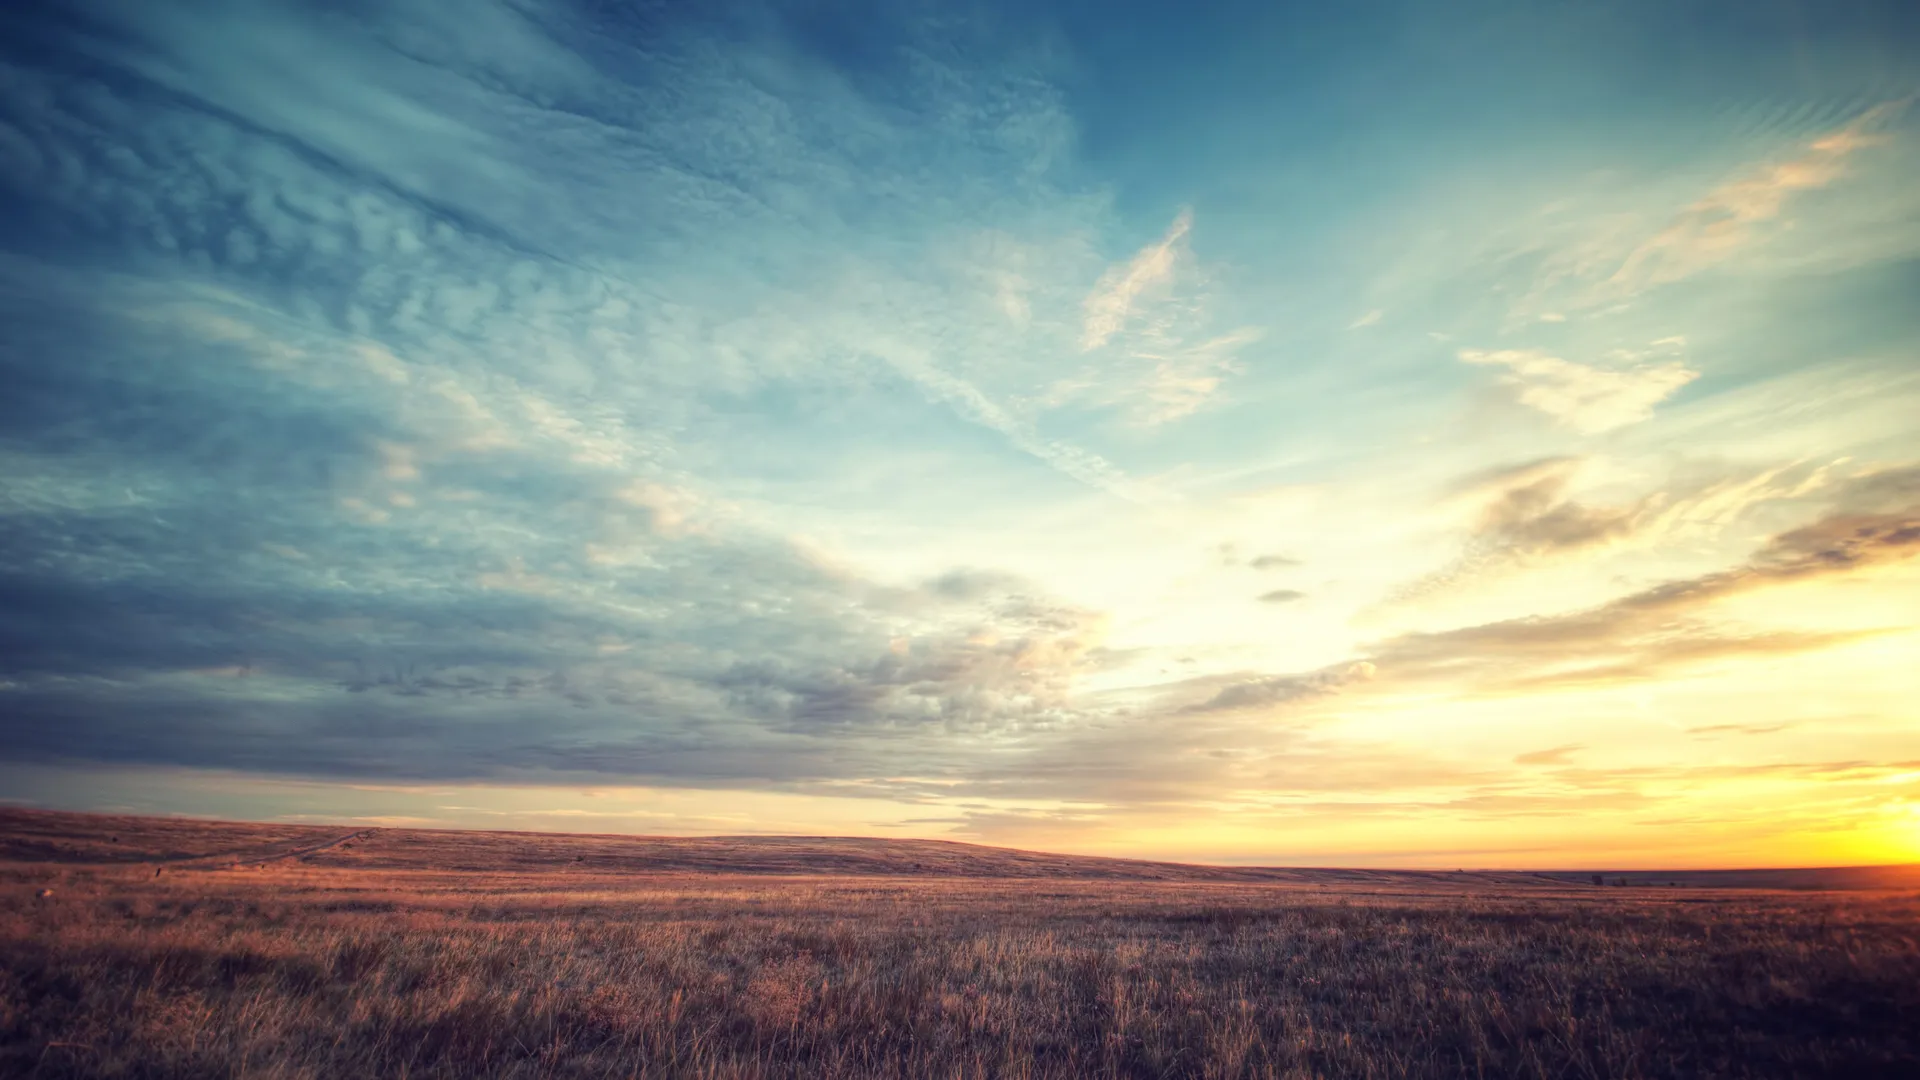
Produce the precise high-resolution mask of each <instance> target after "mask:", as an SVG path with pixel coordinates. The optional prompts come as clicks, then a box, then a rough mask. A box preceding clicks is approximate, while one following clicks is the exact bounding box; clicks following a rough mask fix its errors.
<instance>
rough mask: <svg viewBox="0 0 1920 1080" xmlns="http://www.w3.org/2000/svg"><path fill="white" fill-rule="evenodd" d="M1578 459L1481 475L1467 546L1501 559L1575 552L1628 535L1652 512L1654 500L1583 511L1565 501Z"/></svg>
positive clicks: (1581, 506) (1582, 507)
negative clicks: (1479, 500) (1470, 543)
mask: <svg viewBox="0 0 1920 1080" xmlns="http://www.w3.org/2000/svg"><path fill="white" fill-rule="evenodd" d="M1581 464H1582V463H1581V461H1580V460H1579V459H1578V458H1570V457H1553V458H1544V459H1541V460H1539V461H1533V462H1528V463H1526V464H1523V465H1518V466H1512V467H1509V468H1506V469H1502V470H1499V471H1497V472H1495V473H1492V474H1486V475H1484V477H1483V479H1482V480H1481V481H1480V482H1479V483H1477V484H1475V485H1474V490H1473V494H1476V495H1479V496H1480V497H1481V498H1482V499H1484V501H1483V502H1482V503H1481V506H1480V508H1479V511H1478V514H1477V519H1476V520H1475V521H1474V524H1473V533H1472V535H1473V540H1474V542H1475V543H1476V544H1478V545H1480V546H1481V547H1482V548H1484V549H1491V550H1492V551H1495V552H1498V553H1500V554H1502V555H1517V556H1531V555H1543V554H1552V553H1558V552H1565V551H1577V550H1579V549H1582V548H1587V547H1593V546H1595V545H1599V544H1605V543H1607V542H1609V541H1613V540H1617V539H1620V538H1622V537H1625V536H1628V535H1631V534H1632V533H1633V532H1634V530H1635V529H1636V528H1638V527H1639V525H1640V523H1641V522H1642V521H1644V520H1645V518H1646V517H1647V515H1648V513H1649V511H1650V510H1652V509H1654V508H1656V507H1657V506H1658V505H1659V503H1660V501H1661V500H1660V499H1659V498H1658V497H1657V496H1654V497H1649V498H1647V499H1644V500H1641V501H1640V502H1639V503H1636V504H1634V505H1631V506H1588V505H1585V504H1583V503H1579V502H1575V501H1573V500H1572V499H1570V498H1568V497H1567V494H1566V492H1567V488H1568V485H1569V484H1570V483H1571V482H1572V481H1573V479H1574V477H1575V476H1576V475H1578V473H1579V470H1580V467H1581Z"/></svg>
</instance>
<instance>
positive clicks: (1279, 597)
mask: <svg viewBox="0 0 1920 1080" xmlns="http://www.w3.org/2000/svg"><path fill="white" fill-rule="evenodd" d="M1306 598H1307V594H1306V593H1303V592H1301V591H1300V590H1299V589H1275V590H1273V591H1272V592H1264V593H1261V594H1260V597H1259V599H1260V602H1261V603H1263V604H1289V603H1292V602H1293V601H1295V600H1305V599H1306Z"/></svg>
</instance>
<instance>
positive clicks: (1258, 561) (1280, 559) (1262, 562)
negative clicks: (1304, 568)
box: [1247, 555, 1301, 570]
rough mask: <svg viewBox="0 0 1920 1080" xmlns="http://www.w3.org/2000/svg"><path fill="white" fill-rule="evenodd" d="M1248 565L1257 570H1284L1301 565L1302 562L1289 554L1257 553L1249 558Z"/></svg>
mask: <svg viewBox="0 0 1920 1080" xmlns="http://www.w3.org/2000/svg"><path fill="white" fill-rule="evenodd" d="M1247 565H1248V566H1251V567H1252V568H1254V569H1255V570H1282V569H1286V568H1288V567H1293V566H1299V565H1301V562H1300V560H1299V559H1295V558H1292V557H1290V556H1287V555H1256V556H1254V557H1253V558H1252V559H1249V560H1247Z"/></svg>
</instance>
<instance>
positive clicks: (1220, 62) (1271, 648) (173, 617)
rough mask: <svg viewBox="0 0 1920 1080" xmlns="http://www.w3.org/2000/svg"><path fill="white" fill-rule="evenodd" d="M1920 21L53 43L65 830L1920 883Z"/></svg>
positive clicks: (57, 609)
mask: <svg viewBox="0 0 1920 1080" xmlns="http://www.w3.org/2000/svg"><path fill="white" fill-rule="evenodd" d="M1916 178H1920V7H1915V6H1913V5H1911V4H1906V3H1897V2H1891V0H1889V2H1884V3H1852V2H1844V0H1843V2H1839V3H1824V2H1823V3H1819V4H1814V3H1806V2H1798V0H1786V2H1783V3H1779V4H1765V5H1756V4H1737V3H1718V2H1716V3H1705V2H1684V0H1683V2H1679V3H1674V2H1666V0H1662V2H1638V0H1622V2H1617V3H1608V4H1577V5H1576V4H1568V5H1551V4H1538V3H1532V2H1527V3H1519V2H1512V3H1503V2H1485V3H1482V2H1472V0H1470V2H1466V3H1461V4H1448V5H1434V4H1425V3H1411V2H1409V3H1399V4H1395V3H1370V2H1365V3H1356V4H1342V5H1313V6H1307V5H1299V4H1275V3H1264V2H1246V3H1228V4H1214V3H1196V4H1186V5H1147V4H1140V5H1129V4H1111V3H1078V2H1075V3H1066V4H1052V5H1048V4H1034V3H1028V2H1021V3H1006V4H996V3H978V4H974V3H953V4H946V3H937V4H936V3H917V2H905V3H875V4H870V5H862V4H855V3H845V4H842V3H833V2H819V3H776V4H764V5H763V4H752V3H735V2H732V0H719V2H714V3H700V4H644V3H636V4H630V5H629V4H603V3H588V2H579V3H566V2H561V0H462V2H459V3H451V2H439V3H433V2H428V0H381V2H379V3H374V2H370V0H368V2H362V0H341V2H334V3H326V4H318V3H311V4H309V3H292V2H274V0H258V2H240V0H168V2H165V3H158V2H153V0H137V2H135V0H124V2H123V0H69V2H64V3H58V4H45V5H36V4H9V5H6V7H5V10H4V12H3V13H0V516H3V523H0V799H4V800H5V801H6V803H8V804H11V805H24V806H44V807H57V808H68V809H88V810H112V811H133V812H142V813H172V814H192V815H208V816H220V817H239V818H249V819H271V820H289V821H328V822H353V823H356V824H359V823H370V824H387V825H397V826H398V825H418V826H435V827H442V826H444V827H463V828H465V827H480V828H509V829H550V830H569V831H576V830H577V831H591V832H610V833H622V832H624V833H646V834H669V835H675V834H714V833H725V834H745V833H808V834H834V835H868V836H914V837H932V838H946V839H955V840H964V841H970V842H979V843H990V844H1001V845H1009V846H1017V847H1027V848H1038V849H1045V850H1057V851H1073V852H1085V853H1094V854H1113V855H1129V856H1146V857H1155V858H1169V859H1182V860H1190V861H1207V862H1227V863H1266V864H1294V865H1348V866H1425V867H1447V868H1453V867H1573V868H1577V867H1590V866H1591V867H1598V866H1606V867H1618V868H1634V867H1649V868H1650V867H1680V866H1693V867H1708V866H1778V865H1836V864H1858V863H1877V862H1891V861H1920V704H1916V702H1920V662H1916V659H1917V658H1920V182H1916Z"/></svg>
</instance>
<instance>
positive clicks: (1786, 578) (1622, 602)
mask: <svg viewBox="0 0 1920 1080" xmlns="http://www.w3.org/2000/svg"><path fill="white" fill-rule="evenodd" d="M1885 475H1888V474H1881V475H1880V477H1875V478H1869V479H1868V480H1866V481H1863V482H1862V483H1861V484H1860V485H1858V486H1849V487H1847V488H1846V489H1844V490H1843V491H1842V492H1841V493H1840V495H1839V499H1840V501H1841V502H1842V503H1843V505H1848V506H1851V505H1852V504H1854V503H1856V502H1859V501H1863V500H1864V499H1865V497H1866V496H1867V495H1869V494H1871V493H1873V492H1878V491H1881V490H1883V489H1884V488H1885V487H1886V481H1885V480H1884V476H1885ZM1916 556H1920V506H1910V507H1907V508H1905V509H1900V510H1891V511H1883V512H1861V511H1856V510H1852V509H1841V510H1839V511H1837V512H1835V513H1831V514H1829V515H1827V516H1826V517H1823V518H1821V519H1819V520H1817V521H1815V522H1813V523H1811V524H1809V525H1806V526H1803V527H1801V528H1797V529H1793V530H1790V531H1788V532H1784V533H1781V534H1780V535H1778V536H1776V537H1775V538H1774V539H1773V540H1771V541H1769V542H1768V543H1766V544H1765V545H1763V546H1762V547H1761V548H1760V549H1759V550H1758V551H1756V552H1755V553H1754V554H1753V556H1752V557H1751V558H1750V559H1749V560H1748V561H1747V562H1745V563H1743V564H1741V565H1739V566H1736V567H1733V568H1731V569H1728V570H1723V571H1719V572H1716V573H1711V574H1703V575H1700V576H1698V577H1692V578H1683V579H1680V580H1676V581H1668V582H1664V583H1661V584H1659V585H1655V586H1652V587H1650V588H1646V589H1642V590H1640V591H1638V592H1635V593H1630V594H1628V595H1626V596H1623V597H1621V598H1619V599H1617V600H1614V601H1612V602H1610V603H1606V604H1602V605H1600V606H1598V607H1594V608H1588V609H1585V610H1582V611H1575V612H1570V613H1567V614H1562V615H1547V616H1531V617H1526V618H1519V619H1507V620H1502V621H1499V622H1492V623H1483V624H1480V625H1476V626H1468V627H1462V628H1459V629H1454V630H1442V631H1434V632H1425V633H1411V634H1403V635H1401V636H1398V637H1394V638H1389V639H1387V640H1385V641H1382V642H1378V643H1376V644H1375V645H1373V646H1372V647H1371V648H1369V649H1367V650H1366V652H1365V653H1364V658H1363V660H1362V661H1360V662H1358V663H1356V664H1354V665H1346V666H1336V667H1332V668H1326V669H1321V670H1318V671H1312V672H1306V673H1302V674H1289V675H1275V676H1265V677H1256V678H1248V679H1243V680H1241V681H1238V682H1234V683H1231V684H1229V685H1226V686H1224V687H1221V688H1219V689H1217V690H1215V691H1214V692H1213V693H1212V696H1211V697H1209V698H1207V699H1205V700H1204V702H1203V703H1201V704H1199V705H1197V706H1195V705H1189V706H1186V708H1188V709H1199V710H1217V709H1239V708H1271V707H1275V706H1281V705H1290V704H1299V703H1304V702H1308V701H1311V700H1314V699H1318V698H1323V697H1326V696H1329V695H1331V694H1334V693H1339V692H1344V691H1346V690H1348V689H1349V688H1350V687H1352V686H1353V685H1354V684H1357V683H1360V682H1362V681H1366V682H1375V683H1377V686H1378V688H1379V689H1382V690H1391V689H1394V688H1397V687H1404V686H1412V685H1417V684H1426V683H1433V684H1442V685H1446V686H1449V687H1452V688H1454V689H1455V690H1457V691H1458V692H1461V693H1469V694H1471V693H1516V692H1529V691H1536V690H1541V689H1547V688H1553V687H1563V686H1573V685H1583V684H1596V685H1597V684H1608V683H1619V682H1635V681H1640V680H1645V679H1649V678H1653V677H1655V676H1658V675H1661V674H1665V673H1668V672H1671V671H1675V670H1679V669H1683V668H1687V667H1691V666H1694V665H1698V664H1700V663H1703V662H1706V661H1710V660H1720V659H1740V658H1763V657H1784V656H1792V655H1796V654H1800V653H1805V652H1810V651H1813V650H1817V649H1824V648H1830V647H1833V646H1836V645H1842V644H1846V643H1848V642H1852V641H1858V640H1861V639H1862V638H1865V637H1870V636H1873V635H1875V634H1878V633H1882V632H1883V631H1881V630H1879V629H1876V628H1864V629H1858V630H1834V631H1774V630H1742V629H1740V628H1737V627H1731V626H1727V625H1723V624H1720V623H1716V622H1715V621H1713V620H1712V619H1711V618H1710V617H1709V616H1710V611H1709V609H1710V608H1711V606H1712V605H1713V604H1715V603H1717V602H1718V601H1720V600H1723V599H1726V598H1728V597H1731V596H1735V595H1739V594H1742V593H1746V592H1751V591H1754V590H1758V589H1764V588H1769V587H1772V586H1776V585H1783V584H1788V583H1792V582H1797V581H1804V580H1809V579H1813V578H1819V577H1830V576H1839V575H1844V574H1849V573H1854V572H1858V571H1861V570H1865V569H1869V568H1872V567H1875V566H1881V565H1888V564H1891V563H1895V562H1900V561H1904V560H1906V559H1911V558H1914V557H1916ZM1356 673H1364V678H1362V677H1356ZM1206 683H1207V680H1199V681H1196V684H1195V685H1196V686H1199V685H1205V684H1206Z"/></svg>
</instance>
